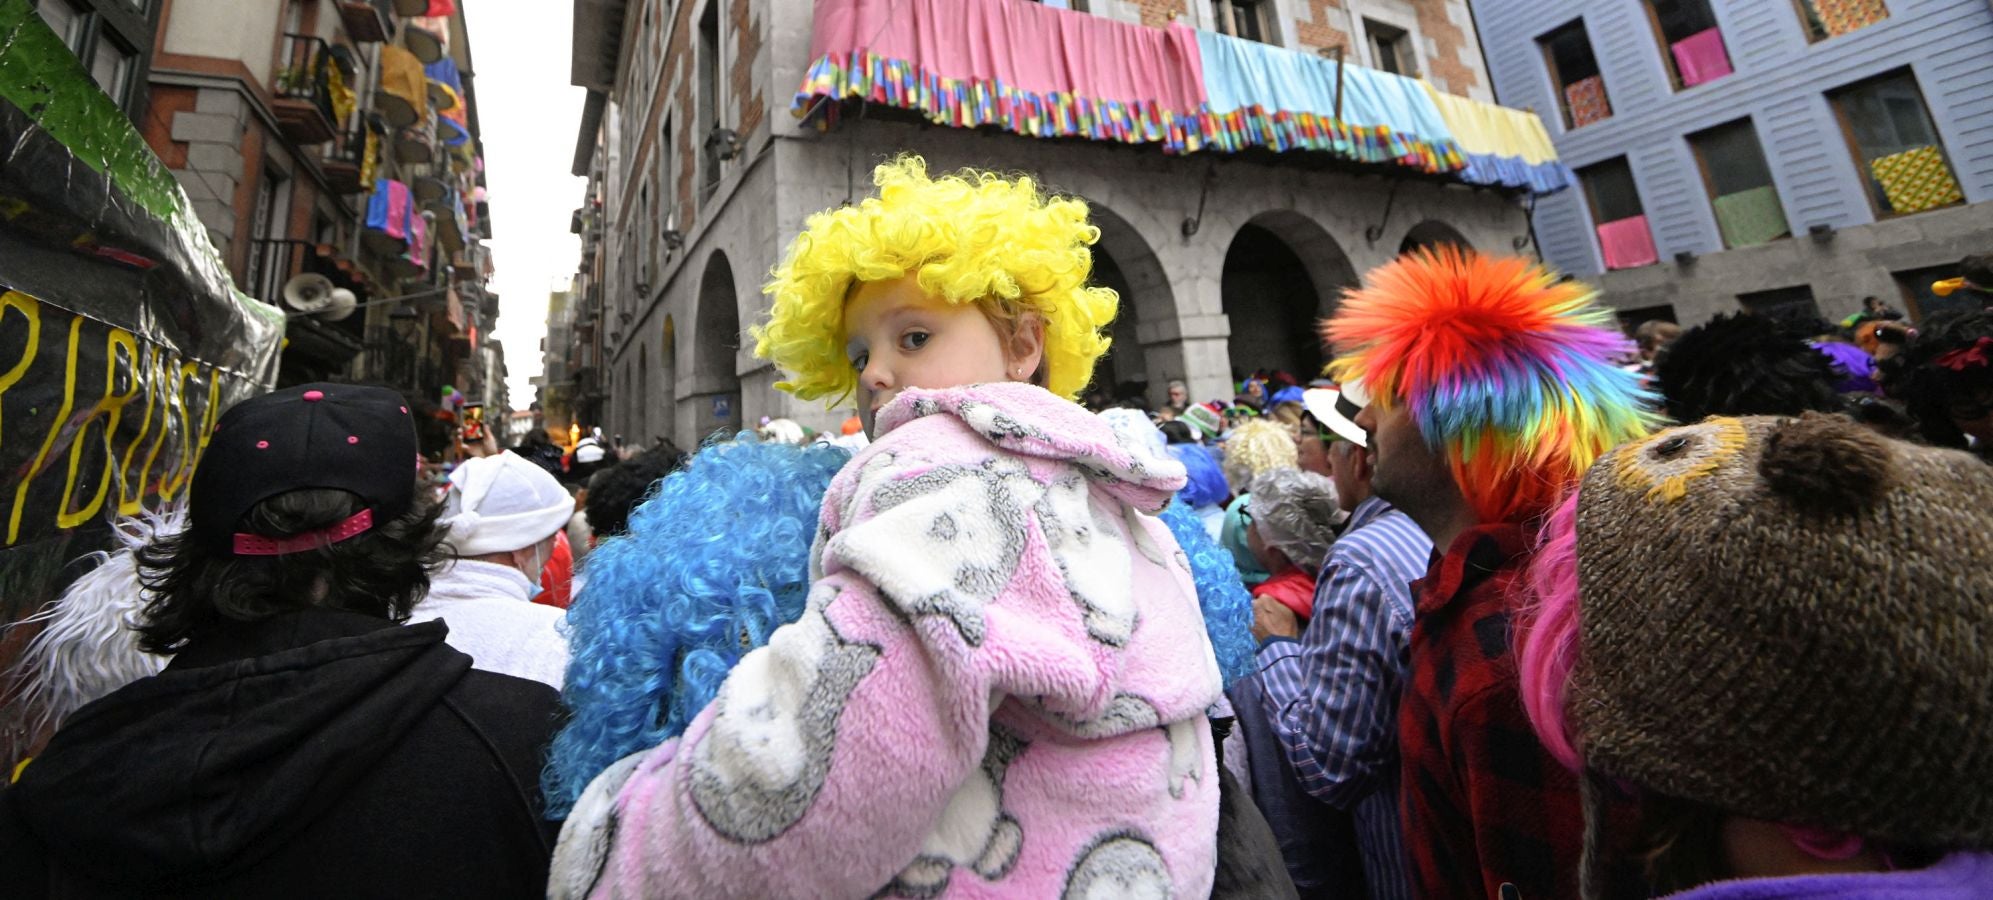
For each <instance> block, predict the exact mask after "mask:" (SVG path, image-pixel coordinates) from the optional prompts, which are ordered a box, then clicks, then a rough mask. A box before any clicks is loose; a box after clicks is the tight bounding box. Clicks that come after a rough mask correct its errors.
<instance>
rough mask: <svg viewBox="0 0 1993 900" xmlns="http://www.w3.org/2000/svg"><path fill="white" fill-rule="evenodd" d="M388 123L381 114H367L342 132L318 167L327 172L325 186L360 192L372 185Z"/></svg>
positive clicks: (346, 192)
mask: <svg viewBox="0 0 1993 900" xmlns="http://www.w3.org/2000/svg"><path fill="white" fill-rule="evenodd" d="M386 130H387V129H386V126H384V125H382V124H381V122H380V117H379V116H377V115H375V114H373V113H367V114H365V115H362V116H361V117H360V118H359V119H358V120H357V121H355V122H354V123H353V127H352V128H351V129H349V130H347V131H346V132H345V133H343V134H341V135H339V140H338V141H337V142H336V143H335V144H334V145H333V146H332V147H331V148H330V149H329V150H328V151H327V153H326V155H325V159H323V160H321V161H320V163H319V167H320V168H321V169H323V170H324V172H325V182H326V185H327V186H328V187H330V188H332V191H333V193H336V194H357V193H359V192H361V191H365V190H370V189H372V187H373V179H374V176H375V175H376V174H377V173H378V172H379V171H380V167H381V146H382V144H383V143H384V141H385V139H386Z"/></svg>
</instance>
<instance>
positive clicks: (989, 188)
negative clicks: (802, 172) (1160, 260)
mask: <svg viewBox="0 0 1993 900" xmlns="http://www.w3.org/2000/svg"><path fill="white" fill-rule="evenodd" d="M872 180H873V182H874V183H875V184H877V185H878V187H879V196H877V197H871V198H867V199H866V200H865V201H864V202H862V203H860V204H858V205H857V206H846V207H842V208H839V209H833V210H828V211H825V212H821V213H817V214H816V215H814V216H811V217H810V219H809V221H808V222H807V223H806V224H805V225H804V227H803V233H802V234H800V235H797V236H796V240H795V242H794V243H792V244H790V245H789V250H788V253H787V254H786V255H785V256H784V257H783V260H782V264H781V265H779V266H776V267H775V272H774V276H773V278H772V279H771V280H770V281H769V283H768V285H767V286H766V287H765V288H763V292H764V293H766V294H768V295H769V296H770V297H772V298H773V299H774V307H773V309H771V310H770V312H769V318H768V322H767V323H766V324H763V325H760V326H757V327H755V328H754V329H753V332H752V334H753V336H754V342H755V343H754V352H755V355H756V356H760V357H763V358H765V359H769V360H773V361H774V363H775V364H776V365H777V366H779V367H780V368H781V369H782V370H783V371H784V372H787V373H788V374H789V376H790V377H789V380H787V381H783V382H780V383H778V384H777V385H776V387H779V388H781V389H783V390H785V391H788V392H790V393H792V394H795V395H796V396H797V397H801V398H802V399H805V400H813V399H816V398H819V397H829V398H831V403H832V405H835V404H836V403H838V402H840V401H842V400H843V399H844V398H846V397H849V396H850V395H851V394H852V393H853V392H854V390H855V389H856V388H857V386H858V377H857V373H856V372H855V371H853V370H852V368H851V361H850V360H848V359H846V358H845V331H844V307H845V302H846V300H848V299H849V298H850V296H851V293H852V289H853V288H854V287H855V286H856V285H858V284H861V283H864V282H871V281H890V280H893V279H896V278H901V277H904V276H907V275H912V276H914V277H915V278H916V279H917V280H918V281H919V283H920V286H921V288H922V289H923V290H925V291H926V292H927V294H928V296H930V297H933V298H935V299H938V300H942V301H945V302H948V303H953V304H963V303H973V304H977V305H978V306H980V307H981V308H982V309H983V312H984V313H985V314H986V315H989V316H990V317H991V319H992V320H993V321H996V322H998V323H1011V322H1015V321H1017V320H1018V319H1019V318H1021V317H1022V316H1024V315H1026V314H1031V315H1035V316H1037V317H1038V318H1039V319H1041V320H1043V322H1044V323H1045V362H1044V368H1043V369H1042V377H1041V378H1040V379H1039V382H1038V383H1039V384H1041V385H1043V386H1044V387H1045V388H1046V389H1047V390H1050V391H1051V392H1052V393H1054V394H1058V395H1059V396H1061V397H1065V398H1067V399H1071V398H1073V397H1075V396H1078V394H1079V392H1080V390H1081V389H1082V388H1085V387H1086V385H1087V382H1088V381H1090V380H1092V378H1093V364H1094V360H1096V359H1099V358H1100V355H1101V354H1102V353H1105V352H1107V343H1108V342H1107V337H1106V336H1105V335H1104V334H1102V333H1101V332H1102V330H1103V329H1105V328H1106V327H1107V325H1108V323H1109V322H1111V321H1113V319H1114V311H1115V308H1116V305H1117V304H1118V302H1119V301H1118V298H1117V297H1116V296H1115V294H1114V292H1113V291H1111V290H1108V289H1106V288H1099V287H1088V286H1087V279H1088V277H1089V276H1090V275H1091V274H1092V271H1093V253H1092V251H1091V250H1089V249H1088V247H1089V245H1091V244H1092V243H1093V242H1094V241H1096V240H1098V239H1099V237H1100V230H1099V229H1097V228H1095V227H1093V226H1092V225H1091V224H1088V222H1087V206H1086V203H1085V202H1084V201H1081V200H1076V199H1072V198H1066V197H1047V196H1045V195H1044V194H1042V193H1041V192H1040V191H1039V188H1038V185H1037V183H1036V182H1035V181H1033V180H1032V179H1031V178H1029V177H1018V178H1004V177H1002V176H999V175H994V174H991V173H988V172H978V171H974V170H968V169H965V170H963V171H961V172H959V173H955V174H951V175H943V176H941V177H939V178H930V177H928V174H927V164H926V163H925V162H923V161H922V160H921V159H920V157H917V156H902V157H899V158H898V159H895V160H893V161H891V162H888V163H886V164H884V165H881V166H879V167H878V168H877V169H875V170H873V172H872Z"/></svg>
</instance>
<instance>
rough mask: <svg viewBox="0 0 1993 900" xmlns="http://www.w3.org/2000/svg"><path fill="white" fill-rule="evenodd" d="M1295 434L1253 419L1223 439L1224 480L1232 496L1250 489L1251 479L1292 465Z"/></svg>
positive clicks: (1272, 423) (1284, 428) (1273, 423)
mask: <svg viewBox="0 0 1993 900" xmlns="http://www.w3.org/2000/svg"><path fill="white" fill-rule="evenodd" d="M1295 459H1296V451H1295V449H1294V432H1292V431H1289V430H1288V429H1287V428H1286V427H1285V426H1283V425H1281V424H1280V423H1279V422H1269V421H1267V420H1265V419H1253V420H1251V421H1249V422H1244V423H1241V424H1240V425H1239V427H1237V428H1234V429H1232V432H1231V434H1229V435H1226V437H1225V480H1226V481H1227V482H1229V483H1230V484H1231V486H1232V493H1234V494H1243V493H1246V492H1247V491H1248V490H1250V485H1251V484H1252V482H1253V479H1255V478H1258V477H1259V476H1260V475H1263V474H1265V473H1267V472H1271V471H1273V470H1275V469H1291V468H1293V467H1294V466H1295Z"/></svg>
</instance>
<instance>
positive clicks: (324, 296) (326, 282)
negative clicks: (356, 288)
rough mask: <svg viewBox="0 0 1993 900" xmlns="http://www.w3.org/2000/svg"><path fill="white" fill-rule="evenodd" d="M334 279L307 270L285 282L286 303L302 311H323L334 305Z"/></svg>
mask: <svg viewBox="0 0 1993 900" xmlns="http://www.w3.org/2000/svg"><path fill="white" fill-rule="evenodd" d="M332 289H333V288H332V279H330V278H327V277H325V276H323V275H319V274H317V273H315V272H306V273H304V274H303V275H299V276H298V277H296V278H293V279H291V280H289V281H286V282H284V303H285V304H286V305H288V306H290V308H292V309H295V310H297V311H298V312H301V313H321V312H324V311H325V310H326V309H327V308H329V307H331V306H332Z"/></svg>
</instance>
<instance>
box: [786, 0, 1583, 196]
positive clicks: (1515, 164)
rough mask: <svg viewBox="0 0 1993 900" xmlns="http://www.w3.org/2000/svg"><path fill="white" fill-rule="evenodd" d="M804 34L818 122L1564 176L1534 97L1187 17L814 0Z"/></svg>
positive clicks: (1501, 179)
mask: <svg viewBox="0 0 1993 900" xmlns="http://www.w3.org/2000/svg"><path fill="white" fill-rule="evenodd" d="M811 42H812V45H811V50H810V53H811V61H810V64H809V66H808V69H807V71H806V74H805V76H804V79H803V83H802V85H801V87H800V88H799V89H798V91H797V93H796V96H795V98H794V102H793V103H792V105H791V111H792V112H793V113H794V114H795V115H796V116H797V117H798V118H801V119H804V120H806V121H811V122H814V123H816V124H818V125H819V127H822V128H826V129H827V128H831V127H834V126H835V125H836V124H837V123H838V121H839V119H840V118H842V117H843V116H844V115H845V114H846V112H847V108H848V107H851V106H854V105H857V104H861V103H862V104H869V105H871V106H872V107H874V108H875V109H876V108H879V107H884V108H886V109H888V110H892V109H897V110H903V111H905V112H906V113H908V114H910V115H913V116H918V117H920V118H923V119H926V120H927V121H929V122H932V123H935V124H939V125H946V126H951V127H957V128H989V129H995V130H1002V131H1008V132H1011V133H1014V134H1018V135H1023V136H1026V137H1034V138H1066V139H1080V140H1091V141H1100V142H1108V143H1119V144H1138V145H1151V146H1155V147H1157V148H1159V149H1160V150H1161V151H1162V152H1164V153H1167V154H1190V153H1200V152H1205V153H1228V154H1230V153H1243V152H1248V151H1254V152H1271V153H1276V154H1286V153H1305V154H1311V155H1313V156H1314V157H1316V158H1318V159H1320V158H1327V159H1329V160H1331V161H1336V162H1340V163H1345V164H1348V165H1350V166H1354V167H1362V168H1364V169H1366V170H1375V171H1379V172H1383V173H1393V172H1395V173H1398V174H1409V175H1420V176H1431V177H1440V178H1446V179H1450V180H1455V181H1461V182H1465V183H1468V184H1473V185H1479V186H1486V187H1495V188H1501V189H1505V190H1516V191H1527V192H1530V193H1537V194H1544V193H1551V192H1554V191H1558V190H1562V189H1563V188H1565V187H1568V186H1569V184H1570V182H1571V175H1570V171H1569V170H1568V169H1567V168H1565V167H1564V165H1563V164H1562V163H1560V162H1559V161H1558V159H1557V153H1556V150H1555V148H1554V146H1553V145H1552V144H1551V142H1550V137H1549V134H1548V133H1547V132H1546V131H1545V130H1544V127H1543V122H1542V120H1540V119H1539V118H1537V116H1536V115H1535V114H1533V113H1529V112H1524V111H1521V110H1514V109H1508V108H1506V107H1501V106H1496V105H1493V104H1488V103H1481V102H1478V101H1474V100H1469V99H1467V98H1464V97H1456V96H1452V95H1447V94H1443V93H1440V92H1438V91H1436V90H1434V89H1433V88H1432V87H1430V86H1429V85H1427V84H1425V83H1424V82H1421V81H1418V80H1416V79H1411V78H1406V77H1404V76H1401V75H1397V74H1393V73H1389V72H1383V71H1379V70H1376V69H1369V68H1364V67H1361V66H1354V65H1345V64H1344V63H1342V62H1341V61H1340V60H1337V59H1329V58H1324V57H1322V56H1317V55H1313V54H1308V53H1300V52H1296V51H1292V50H1286V49H1282V48H1280V47H1274V46H1269V45H1266V44H1261V43H1257V42H1254V41H1249V40H1244V39H1240V38H1235V37H1230V36H1227V35H1221V34H1214V33H1211V32H1205V31H1196V30H1194V29H1191V28H1188V27H1185V26H1183V25H1180V24H1178V25H1171V26H1170V27H1168V28H1149V27H1144V26H1140V25H1134V24H1129V23H1126V22H1120V21H1115V20H1112V19H1108V18H1105V17H1102V16H1095V15H1089V14H1086V13H1081V12H1075V11H1072V10H1067V9H1058V8H1055V7H1053V6H1050V5H1046V4H1042V3H1038V2H1031V0H818V2H817V3H816V21H815V27H814V30H813V32H812V37H811Z"/></svg>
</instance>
